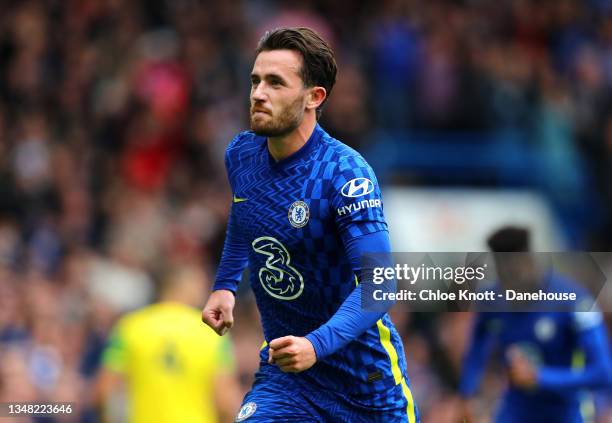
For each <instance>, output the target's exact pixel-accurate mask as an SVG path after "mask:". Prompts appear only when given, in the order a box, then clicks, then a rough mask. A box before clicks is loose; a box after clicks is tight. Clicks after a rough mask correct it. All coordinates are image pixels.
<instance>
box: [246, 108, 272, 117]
mask: <svg viewBox="0 0 612 423" xmlns="http://www.w3.org/2000/svg"><path fill="white" fill-rule="evenodd" d="M258 113H260V114H264V115H269V114H270V112H268V111H267V110H263V109H253V110H251V115H253V116H255V115H256V114H258Z"/></svg>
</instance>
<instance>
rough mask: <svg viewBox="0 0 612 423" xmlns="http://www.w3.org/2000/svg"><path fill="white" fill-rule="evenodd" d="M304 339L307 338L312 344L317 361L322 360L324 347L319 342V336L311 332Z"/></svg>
mask: <svg viewBox="0 0 612 423" xmlns="http://www.w3.org/2000/svg"><path fill="white" fill-rule="evenodd" d="M304 338H306V339H307V340H308V341H309V342H310V343H311V344H312V349H313V350H314V352H315V356H316V358H317V361H318V360H320V359H321V358H322V357H323V346H322V345H321V343H320V342H319V339H318V338H317V335H315V334H314V332H311V333H309V334H308V335H306V336H305V337H304Z"/></svg>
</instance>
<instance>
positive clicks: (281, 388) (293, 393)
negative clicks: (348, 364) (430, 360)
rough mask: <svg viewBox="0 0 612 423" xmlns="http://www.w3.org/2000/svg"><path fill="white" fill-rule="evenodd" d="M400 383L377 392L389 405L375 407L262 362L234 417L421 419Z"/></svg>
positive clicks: (304, 422)
mask: <svg viewBox="0 0 612 423" xmlns="http://www.w3.org/2000/svg"><path fill="white" fill-rule="evenodd" d="M401 385H404V387H406V385H405V382H402V384H399V385H397V386H396V387H395V388H392V389H390V390H389V392H386V393H384V394H378V395H379V396H381V398H382V396H384V399H385V401H384V404H386V405H385V406H381V407H373V406H368V405H366V404H364V403H361V402H360V400H359V398H356V397H349V396H347V395H345V394H343V393H342V392H336V391H331V390H326V389H323V388H321V387H319V386H315V385H313V384H311V383H308V382H305V381H304V380H300V378H299V374H297V375H296V374H291V373H283V372H281V371H280V370H279V369H278V368H277V367H276V366H272V365H268V364H264V363H262V365H261V368H260V370H259V372H257V374H256V375H255V382H254V383H253V388H252V389H251V390H250V391H249V393H247V394H246V396H245V397H244V401H243V403H242V407H241V409H240V412H239V413H238V416H237V417H236V420H235V421H236V422H246V423H261V422H267V423H272V422H274V423H277V422H283V423H284V422H300V423H314V422H317V423H319V422H351V423H360V422H363V423H365V422H368V423H370V422H371V423H375V422H380V423H395V422H402V423H405V422H409V423H418V422H419V413H418V410H417V408H416V406H415V405H414V402H413V401H412V396H411V394H409V397H410V398H409V399H408V398H406V395H405V389H407V387H406V388H404V387H402V386H401ZM370 399H372V398H370ZM374 400H375V399H374ZM374 402H376V401H374ZM381 403H382V402H381Z"/></svg>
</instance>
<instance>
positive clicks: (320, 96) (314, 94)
mask: <svg viewBox="0 0 612 423" xmlns="http://www.w3.org/2000/svg"><path fill="white" fill-rule="evenodd" d="M326 97H327V91H326V90H325V88H323V87H312V88H311V89H310V93H309V94H308V97H307V98H308V100H307V101H306V108H307V109H316V108H317V107H319V106H320V105H321V103H323V102H324V101H325V98H326Z"/></svg>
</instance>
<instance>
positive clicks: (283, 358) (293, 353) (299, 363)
mask: <svg viewBox="0 0 612 423" xmlns="http://www.w3.org/2000/svg"><path fill="white" fill-rule="evenodd" d="M269 346H270V350H269V352H268V363H271V364H276V365H277V366H278V367H280V369H281V370H282V371H283V372H286V373H298V372H303V371H304V370H308V369H310V368H311V367H312V366H313V365H314V364H315V363H316V362H317V353H316V352H315V350H314V347H313V346H312V344H311V343H310V341H309V340H308V339H306V338H302V337H297V336H283V337H282V338H276V339H274V340H272V341H270V345H269Z"/></svg>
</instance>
